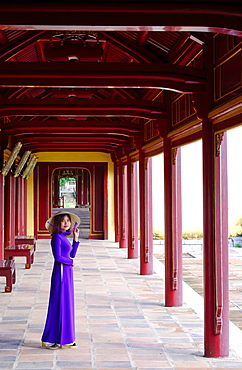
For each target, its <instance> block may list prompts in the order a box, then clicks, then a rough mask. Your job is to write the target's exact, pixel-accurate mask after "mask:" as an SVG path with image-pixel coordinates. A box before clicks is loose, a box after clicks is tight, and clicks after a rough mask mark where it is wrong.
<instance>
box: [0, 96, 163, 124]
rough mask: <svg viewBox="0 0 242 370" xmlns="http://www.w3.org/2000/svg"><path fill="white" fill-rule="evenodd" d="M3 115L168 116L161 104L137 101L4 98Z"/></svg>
mask: <svg viewBox="0 0 242 370" xmlns="http://www.w3.org/2000/svg"><path fill="white" fill-rule="evenodd" d="M0 116H55V117H58V116H60V117H61V116H67V117H76V116H92V117H94V116H104V117H105V116H109V117H110V116H122V117H132V116H134V117H141V118H148V119H159V118H160V119H161V118H165V116H166V113H165V107H164V105H163V104H161V103H157V102H153V101H144V100H136V99H130V100H117V99H113V100H112V99H105V100H98V99H95V100H94V99H93V100H89V99H78V100H77V99H75V100H72V99H69V100H68V99H28V100H26V99H2V100H1V101H0Z"/></svg>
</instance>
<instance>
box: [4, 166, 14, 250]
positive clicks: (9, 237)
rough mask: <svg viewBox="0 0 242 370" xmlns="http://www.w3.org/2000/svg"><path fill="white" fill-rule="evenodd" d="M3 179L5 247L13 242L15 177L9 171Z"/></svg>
mask: <svg viewBox="0 0 242 370" xmlns="http://www.w3.org/2000/svg"><path fill="white" fill-rule="evenodd" d="M5 181H6V182H5V215H4V216H5V217H4V220H5V221H4V225H5V231H4V245H5V247H6V246H8V245H10V244H11V245H12V244H14V242H15V207H16V178H15V177H13V175H12V174H11V173H9V174H8V175H7V176H6V177H5Z"/></svg>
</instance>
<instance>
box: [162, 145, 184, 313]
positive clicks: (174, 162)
mask: <svg viewBox="0 0 242 370" xmlns="http://www.w3.org/2000/svg"><path fill="white" fill-rule="evenodd" d="M164 196H165V199H164V205H165V305H166V306H168V307H172V306H181V305H182V214H181V155H180V149H179V148H175V149H173V148H172V146H171V142H170V140H168V139H167V138H164Z"/></svg>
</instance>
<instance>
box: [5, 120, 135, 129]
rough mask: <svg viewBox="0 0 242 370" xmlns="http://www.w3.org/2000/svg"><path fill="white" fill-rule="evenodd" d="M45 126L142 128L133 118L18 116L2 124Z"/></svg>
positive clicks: (23, 126)
mask: <svg viewBox="0 0 242 370" xmlns="http://www.w3.org/2000/svg"><path fill="white" fill-rule="evenodd" d="M33 126H34V127H43V128H47V127H51V126H53V127H55V128H58V129H61V128H62V127H63V128H66V127H67V128H68V127H72V128H80V127H86V128H89V127H97V128H102V127H103V128H105V127H106V128H114V129H115V128H124V129H130V130H131V131H136V130H140V127H141V125H140V124H137V123H135V122H133V121H132V120H122V121H121V120H112V121H110V120H102V121H101V120H98V121H97V120H93V121H90V120H88V121H86V120H85V121H83V120H74V119H70V120H58V119H53V120H51V119H48V120H45V121H42V120H40V119H38V120H37V119H35V120H31V121H27V120H23V119H19V118H16V119H13V120H9V121H8V122H6V123H4V125H3V126H2V128H17V127H20V128H25V127H26V128H32V127H33Z"/></svg>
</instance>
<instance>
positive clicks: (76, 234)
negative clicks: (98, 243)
mask: <svg viewBox="0 0 242 370" xmlns="http://www.w3.org/2000/svg"><path fill="white" fill-rule="evenodd" d="M73 238H74V240H75V241H76V242H78V238H79V229H78V228H77V227H76V228H75V229H74V231H73Z"/></svg>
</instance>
